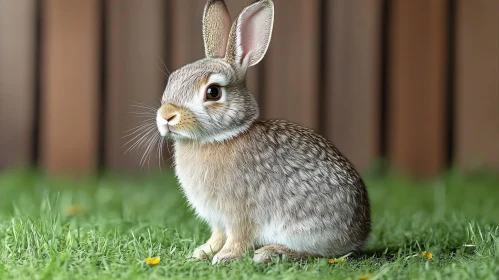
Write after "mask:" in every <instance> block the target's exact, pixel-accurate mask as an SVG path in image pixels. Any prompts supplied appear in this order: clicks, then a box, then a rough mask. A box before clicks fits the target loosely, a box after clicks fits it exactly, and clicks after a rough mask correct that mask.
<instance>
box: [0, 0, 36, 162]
mask: <svg viewBox="0 0 499 280" xmlns="http://www.w3.org/2000/svg"><path fill="white" fill-rule="evenodd" d="M35 6H36V2H35V1H17V0H3V1H0V120H1V121H0V131H1V132H0V169H2V168H4V167H7V166H12V165H18V164H19V165H26V164H30V163H31V162H30V160H31V154H32V142H31V140H32V125H33V124H32V122H33V117H34V115H33V112H34V93H35V89H34V85H35V81H34V80H35V77H34V73H35V69H34V67H35V48H36V44H35V19H36V15H35V8H36V7H35Z"/></svg>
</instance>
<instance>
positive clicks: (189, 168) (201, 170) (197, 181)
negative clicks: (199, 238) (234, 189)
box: [175, 142, 231, 227]
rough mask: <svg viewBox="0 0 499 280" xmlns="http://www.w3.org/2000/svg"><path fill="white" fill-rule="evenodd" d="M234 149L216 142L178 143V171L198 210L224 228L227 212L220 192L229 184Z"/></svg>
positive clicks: (207, 218) (190, 199)
mask: <svg viewBox="0 0 499 280" xmlns="http://www.w3.org/2000/svg"><path fill="white" fill-rule="evenodd" d="M230 162H231V152H230V151H227V150H226V149H223V147H219V146H216V145H210V146H208V145H200V144H197V143H191V142H187V143H186V142H176V143H175V172H176V174H177V177H178V179H179V181H180V184H181V186H182V189H183V191H184V193H185V195H186V197H187V199H188V201H189V203H190V204H191V205H192V206H193V207H194V208H195V210H196V213H197V214H198V215H199V216H200V217H201V218H203V219H205V220H206V221H207V222H208V223H209V224H210V225H211V226H219V227H224V225H225V222H226V221H225V217H226V215H225V213H224V212H226V211H227V209H226V207H225V205H226V202H225V201H224V199H226V197H223V196H221V195H220V194H222V193H226V192H225V191H224V190H226V189H227V188H229V187H230V182H229V179H228V176H227V174H228V173H229V172H228V170H229V169H228V168H230Z"/></svg>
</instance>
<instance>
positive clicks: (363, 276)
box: [359, 275, 371, 280]
mask: <svg viewBox="0 0 499 280" xmlns="http://www.w3.org/2000/svg"><path fill="white" fill-rule="evenodd" d="M368 279H371V275H361V276H359V280H368Z"/></svg>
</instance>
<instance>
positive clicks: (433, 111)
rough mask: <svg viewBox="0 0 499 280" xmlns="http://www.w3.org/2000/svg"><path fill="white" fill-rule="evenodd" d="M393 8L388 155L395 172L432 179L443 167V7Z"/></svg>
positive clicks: (433, 0)
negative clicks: (425, 176)
mask: <svg viewBox="0 0 499 280" xmlns="http://www.w3.org/2000/svg"><path fill="white" fill-rule="evenodd" d="M392 3H393V7H392V18H391V20H390V22H391V27H390V28H391V30H390V34H391V35H390V36H391V38H390V43H389V44H390V46H389V48H390V51H391V58H390V60H391V62H390V65H389V75H390V78H389V79H390V80H389V93H388V94H389V95H388V106H389V112H388V118H389V119H388V153H389V156H390V159H391V161H392V162H393V163H394V164H395V166H396V167H397V168H398V169H400V170H402V171H406V172H411V173H413V174H418V175H428V176H431V175H435V174H436V173H437V172H439V171H442V169H443V168H444V167H445V156H446V149H445V132H446V129H445V113H446V109H445V96H446V77H447V76H446V75H447V73H446V65H447V61H446V58H447V55H446V50H447V42H446V38H447V36H446V32H447V17H448V9H447V5H446V3H447V2H446V1H444V0H419V1H405V0H395V1H393V2H392Z"/></svg>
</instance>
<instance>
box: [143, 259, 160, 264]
mask: <svg viewBox="0 0 499 280" xmlns="http://www.w3.org/2000/svg"><path fill="white" fill-rule="evenodd" d="M160 260H161V259H160V258H159V257H156V258H146V263H147V264H152V265H156V264H158V263H159V261H160Z"/></svg>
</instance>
